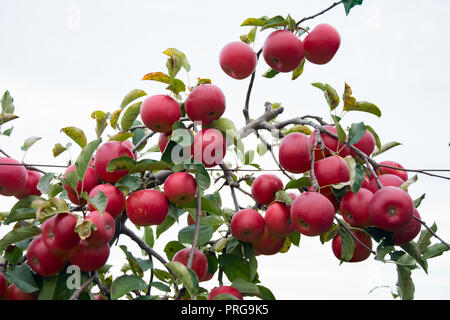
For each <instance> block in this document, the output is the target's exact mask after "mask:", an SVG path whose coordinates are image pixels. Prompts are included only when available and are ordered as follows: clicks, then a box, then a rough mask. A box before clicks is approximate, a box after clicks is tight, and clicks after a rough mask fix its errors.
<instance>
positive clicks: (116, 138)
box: [109, 131, 134, 142]
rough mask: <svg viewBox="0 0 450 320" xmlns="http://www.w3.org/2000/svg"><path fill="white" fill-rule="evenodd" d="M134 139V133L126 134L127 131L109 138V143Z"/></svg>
mask: <svg viewBox="0 0 450 320" xmlns="http://www.w3.org/2000/svg"><path fill="white" fill-rule="evenodd" d="M132 137H134V133H131V132H127V131H119V132H117V133H116V134H114V135H112V136H109V141H119V142H124V141H125V140H127V139H128V138H132Z"/></svg>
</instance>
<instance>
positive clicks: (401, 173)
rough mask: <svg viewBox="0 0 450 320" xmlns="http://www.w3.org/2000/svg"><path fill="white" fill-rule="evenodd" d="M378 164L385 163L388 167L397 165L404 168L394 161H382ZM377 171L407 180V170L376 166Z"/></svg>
mask: <svg viewBox="0 0 450 320" xmlns="http://www.w3.org/2000/svg"><path fill="white" fill-rule="evenodd" d="M379 164H380V165H386V166H390V167H397V168H400V169H404V167H403V166H402V165H401V164H400V163H398V162H395V161H382V162H380V163H379ZM378 172H379V174H380V175H382V174H393V175H396V176H398V177H399V178H400V179H402V180H403V181H406V180H408V172H407V171H403V170H396V169H392V168H386V167H379V168H378Z"/></svg>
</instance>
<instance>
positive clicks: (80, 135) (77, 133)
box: [61, 127, 87, 148]
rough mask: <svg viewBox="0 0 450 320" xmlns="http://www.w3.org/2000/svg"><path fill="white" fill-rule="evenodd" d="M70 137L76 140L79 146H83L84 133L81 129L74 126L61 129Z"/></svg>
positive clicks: (84, 142)
mask: <svg viewBox="0 0 450 320" xmlns="http://www.w3.org/2000/svg"><path fill="white" fill-rule="evenodd" d="M61 131H62V132H64V133H65V134H66V135H67V136H68V137H69V138H70V139H72V140H73V141H75V142H76V144H78V145H79V146H80V147H81V148H84V147H85V146H86V144H87V139H86V135H85V134H84V132H83V130H81V129H78V128H76V127H65V128H62V129H61Z"/></svg>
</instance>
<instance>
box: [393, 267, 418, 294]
mask: <svg viewBox="0 0 450 320" xmlns="http://www.w3.org/2000/svg"><path fill="white" fill-rule="evenodd" d="M397 276H398V278H397V290H398V294H399V295H400V297H401V298H402V300H412V299H414V290H415V288H414V283H413V281H412V279H411V269H410V268H408V267H405V266H401V265H397Z"/></svg>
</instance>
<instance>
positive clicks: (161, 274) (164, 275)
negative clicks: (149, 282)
mask: <svg viewBox="0 0 450 320" xmlns="http://www.w3.org/2000/svg"><path fill="white" fill-rule="evenodd" d="M153 273H154V275H155V277H156V278H157V279H158V280H161V281H163V282H165V283H169V284H172V283H173V282H174V281H175V279H174V277H173V276H172V275H171V274H170V273H169V272H167V271H165V270H161V269H153Z"/></svg>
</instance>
